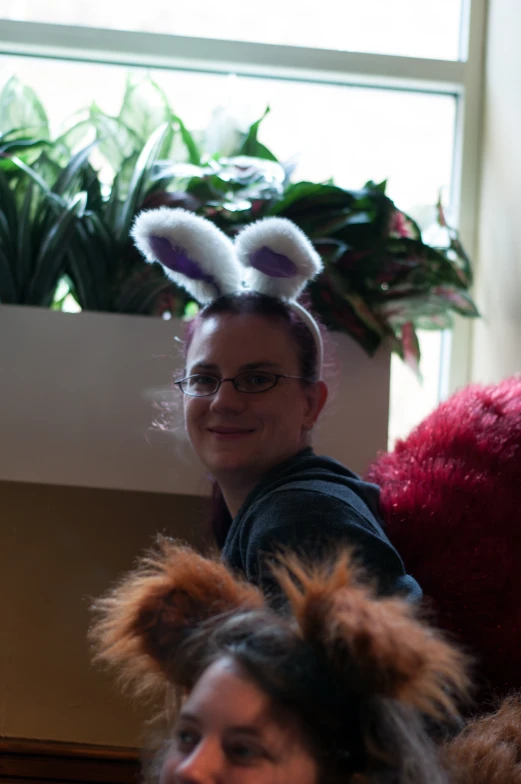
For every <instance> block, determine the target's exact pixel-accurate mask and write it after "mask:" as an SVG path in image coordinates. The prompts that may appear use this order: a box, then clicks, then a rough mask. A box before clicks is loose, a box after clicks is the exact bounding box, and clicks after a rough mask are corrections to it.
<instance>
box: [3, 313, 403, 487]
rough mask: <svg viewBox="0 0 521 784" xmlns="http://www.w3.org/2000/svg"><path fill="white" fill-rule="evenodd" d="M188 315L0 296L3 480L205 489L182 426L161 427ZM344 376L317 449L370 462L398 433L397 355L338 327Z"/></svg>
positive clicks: (360, 466)
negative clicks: (393, 410) (371, 347)
mask: <svg viewBox="0 0 521 784" xmlns="http://www.w3.org/2000/svg"><path fill="white" fill-rule="evenodd" d="M182 329H183V325H182V323H181V322H179V321H174V320H172V321H162V320H161V319H156V318H150V317H145V316H125V315H118V314H108V313H87V312H85V313H80V314H69V313H56V312H52V311H49V310H46V309H43V308H32V307H26V306H12V305H0V480H8V481H9V480H10V481H19V482H38V483H44V484H59V485H74V486H80V487H101V488H113V489H120V490H143V491H151V492H166V493H181V494H190V495H201V494H205V493H206V492H207V490H208V486H207V482H206V480H205V473H204V471H203V470H202V469H201V467H200V466H199V464H198V461H197V459H196V458H195V456H194V455H193V453H192V451H191V448H190V446H189V444H188V443H187V441H186V439H185V437H184V435H183V432H182V417H181V411H180V408H179V411H178V414H177V417H176V418H177V427H176V428H175V429H174V431H173V432H169V433H165V432H159V431H157V430H154V429H153V427H152V424H153V422H154V420H155V419H156V417H157V415H158V412H157V410H156V409H155V408H154V403H157V402H160V401H162V400H163V401H164V400H170V399H172V398H173V399H174V400H175V399H177V400H178V402H179V405H180V400H179V398H178V397H177V394H178V393H177V390H175V389H172V386H171V381H172V375H173V372H174V371H175V370H176V369H177V368H179V367H180V365H181V348H180V344H179V342H177V341H176V340H175V337H179V336H181V335H182ZM333 341H334V343H335V345H337V348H338V363H339V367H340V368H341V375H340V378H339V379H338V385H337V386H338V388H337V389H336V391H335V393H334V397H333V400H332V403H331V404H330V406H329V408H328V410H327V412H326V413H325V414H324V416H323V420H322V422H321V424H320V426H319V429H318V431H317V436H316V439H315V448H316V450H317V451H318V452H321V453H324V454H329V455H331V456H332V457H336V458H337V459H338V460H341V461H342V462H344V463H345V464H346V465H349V466H350V467H351V468H353V469H354V470H356V471H363V470H364V469H365V468H366V466H367V464H368V463H369V462H370V461H371V460H372V459H374V457H375V456H376V453H377V451H378V450H379V449H385V447H386V442H387V421H388V408H389V405H388V404H389V368H390V362H389V355H388V353H387V352H386V351H382V352H380V353H379V354H378V356H377V357H375V358H373V359H369V358H368V357H367V356H366V355H365V354H364V352H363V351H362V350H361V349H360V348H359V347H358V346H357V345H356V344H355V343H354V342H353V341H352V340H351V339H350V338H348V337H347V336H345V335H338V334H335V335H334V337H333Z"/></svg>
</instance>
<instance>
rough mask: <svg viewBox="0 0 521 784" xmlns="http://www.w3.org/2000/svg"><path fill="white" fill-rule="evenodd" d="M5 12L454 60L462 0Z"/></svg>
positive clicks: (42, 4) (39, 5)
mask: <svg viewBox="0 0 521 784" xmlns="http://www.w3.org/2000/svg"><path fill="white" fill-rule="evenodd" d="M1 12H2V15H3V16H4V17H5V18H7V19H19V20H22V21H34V22H54V23H58V24H68V25H84V26H89V27H108V28H112V29H124V30H139V31H146V32H152V33H170V34H175V35H188V36H196V37H202V38H220V39H225V40H233V41H253V42H258V43H268V44H283V45H284V44H285V45H293V46H305V47H313V48H322V49H333V50H338V51H352V52H371V53H374V54H391V55H401V56H403V57H428V58H432V59H439V60H457V59H458V56H459V40H460V18H461V0H436V2H435V3H433V2H430V0H321V2H320V3H319V4H317V3H316V2H315V0H282V2H281V0H263V2H262V3H261V4H258V3H252V2H245V0H226V3H224V4H223V3H216V2H215V0H197V2H184V3H181V2H179V0H178V1H177V2H175V0H147V2H146V3H133V2H128V0H105V2H100V1H99V0H98V2H96V0H74V1H73V2H68V3H66V2H56V0H3V3H2V7H1Z"/></svg>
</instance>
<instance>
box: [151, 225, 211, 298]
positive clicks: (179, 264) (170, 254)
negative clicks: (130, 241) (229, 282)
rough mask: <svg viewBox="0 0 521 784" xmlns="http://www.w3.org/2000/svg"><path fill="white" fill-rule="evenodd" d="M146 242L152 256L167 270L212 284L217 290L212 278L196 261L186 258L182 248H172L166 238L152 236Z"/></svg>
mask: <svg viewBox="0 0 521 784" xmlns="http://www.w3.org/2000/svg"><path fill="white" fill-rule="evenodd" d="M148 241H149V243H150V250H151V251H152V253H153V254H154V256H155V257H156V258H157V260H158V261H160V262H161V264H163V265H164V266H165V267H167V268H168V269H169V270H172V272H179V273H181V275H186V277H187V278H190V279H191V280H202V281H204V282H205V283H212V284H213V285H214V286H215V288H216V289H218V286H217V284H216V282H215V280H214V278H213V277H212V276H211V275H209V274H208V273H207V272H205V271H204V270H203V269H202V268H201V267H200V266H199V264H198V263H197V262H196V261H194V260H193V259H191V258H190V257H189V256H187V254H186V251H184V250H183V248H174V247H173V245H172V244H171V242H170V240H168V239H167V238H166V237H158V236H156V235H152V236H151V237H149V238H148Z"/></svg>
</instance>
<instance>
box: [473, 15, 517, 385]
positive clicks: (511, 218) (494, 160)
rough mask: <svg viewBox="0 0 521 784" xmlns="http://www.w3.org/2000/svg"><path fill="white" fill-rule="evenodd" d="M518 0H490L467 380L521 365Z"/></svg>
mask: <svg viewBox="0 0 521 784" xmlns="http://www.w3.org/2000/svg"><path fill="white" fill-rule="evenodd" d="M520 42H521V3H520V2H519V0H490V4H489V21H488V32H487V47H486V52H487V54H486V63H485V96H484V98H485V115H484V133H483V158H482V187H481V206H480V212H479V219H478V226H479V229H478V232H479V234H478V257H477V272H476V289H475V294H476V299H477V303H478V307H479V308H480V310H481V313H482V314H483V320H482V321H480V322H476V323H475V325H474V330H473V342H472V380H473V381H481V382H486V383H489V382H496V381H499V380H500V379H502V378H505V377H507V376H510V375H513V374H514V373H519V372H521V143H520V139H521V46H520Z"/></svg>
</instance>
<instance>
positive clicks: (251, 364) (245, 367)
mask: <svg viewBox="0 0 521 784" xmlns="http://www.w3.org/2000/svg"><path fill="white" fill-rule="evenodd" d="M261 367H262V368H265V367H269V368H280V367H282V366H281V364H280V362H273V361H271V360H269V359H267V360H262V361H261V362H247V363H246V364H245V365H241V367H240V369H241V370H257V368H261Z"/></svg>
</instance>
